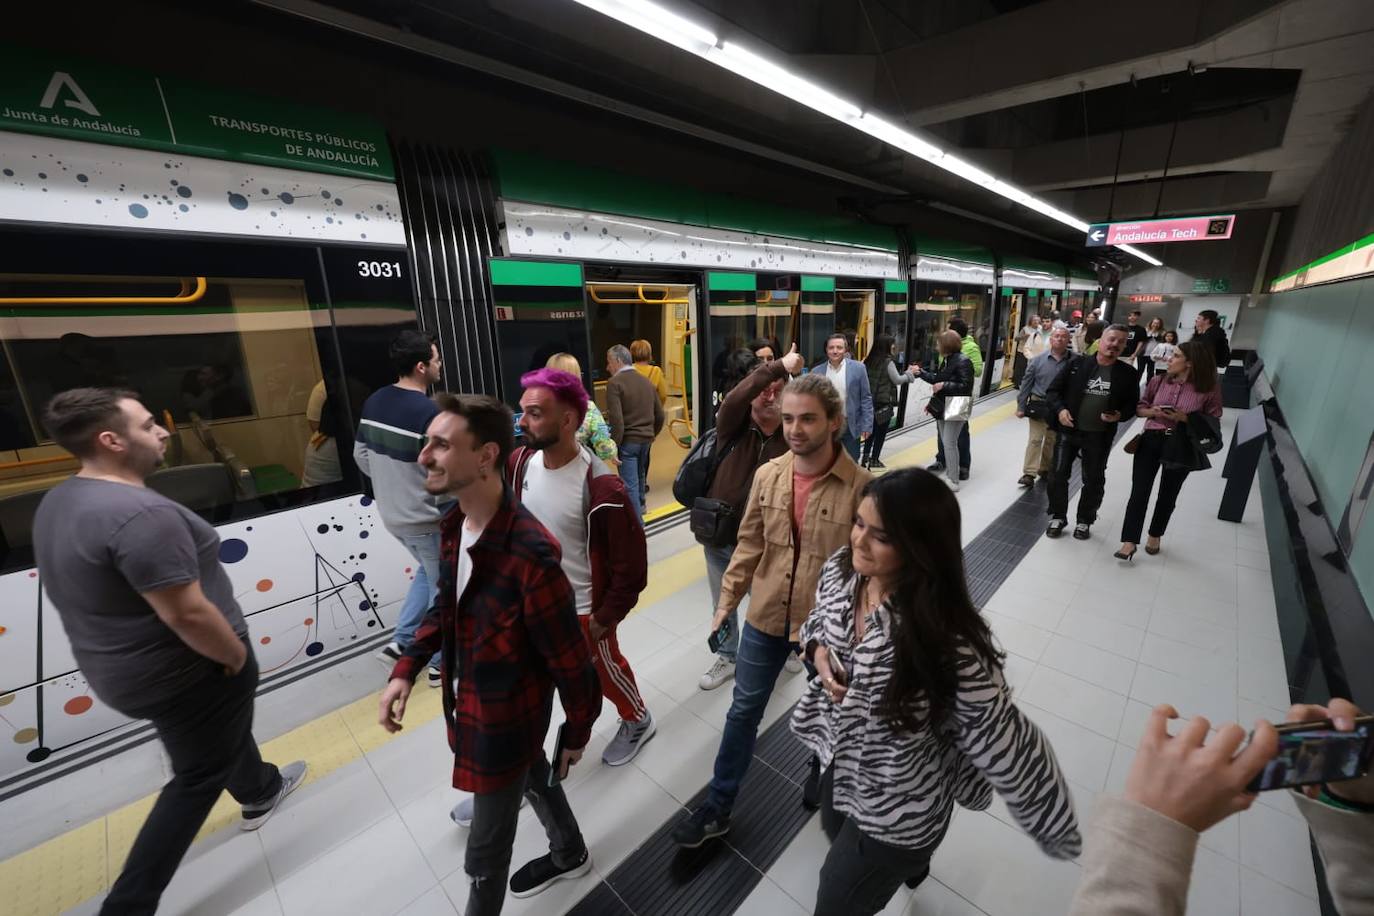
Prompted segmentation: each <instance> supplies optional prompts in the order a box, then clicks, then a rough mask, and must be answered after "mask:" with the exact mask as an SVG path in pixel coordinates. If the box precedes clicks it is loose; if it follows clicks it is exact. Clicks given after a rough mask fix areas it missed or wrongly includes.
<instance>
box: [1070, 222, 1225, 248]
mask: <svg viewBox="0 0 1374 916" xmlns="http://www.w3.org/2000/svg"><path fill="white" fill-rule="evenodd" d="M1235 221H1236V217H1235V214H1231V215H1229V216H1187V217H1183V218H1181V219H1149V220H1137V221H1135V222H1132V223H1093V224H1092V225H1091V226H1089V227H1088V238H1087V241H1086V242H1085V243H1084V244H1086V245H1087V246H1088V247H1089V248H1101V247H1103V246H1106V245H1148V244H1154V243H1157V242H1212V241H1220V240H1222V239H1229V238H1230V237H1231V227H1232V226H1233V225H1234V224H1235Z"/></svg>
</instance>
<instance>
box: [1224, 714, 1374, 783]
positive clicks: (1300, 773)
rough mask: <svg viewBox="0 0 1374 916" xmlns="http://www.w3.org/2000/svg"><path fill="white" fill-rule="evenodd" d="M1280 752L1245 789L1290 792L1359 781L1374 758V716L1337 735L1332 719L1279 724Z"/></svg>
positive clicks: (1358, 720) (1358, 721) (1362, 717)
mask: <svg viewBox="0 0 1374 916" xmlns="http://www.w3.org/2000/svg"><path fill="white" fill-rule="evenodd" d="M1275 729H1276V730H1277V731H1278V733H1279V752H1278V754H1276V755H1275V756H1274V759H1273V760H1271V761H1269V763H1268V764H1266V765H1265V767H1264V769H1263V770H1261V771H1260V774H1259V775H1258V776H1256V777H1255V778H1254V779H1253V780H1251V782H1250V784H1249V785H1248V786H1246V787H1245V788H1246V789H1247V790H1248V791H1250V792H1268V791H1270V790H1271V789H1291V788H1293V787H1294V786H1310V785H1313V784H1315V783H1321V782H1339V781H1341V780H1345V779H1358V778H1359V777H1361V776H1363V775H1365V774H1366V773H1367V772H1369V765H1370V760H1371V758H1374V716H1361V717H1360V718H1358V719H1356V720H1355V728H1354V730H1353V731H1348V732H1338V731H1336V729H1335V727H1334V726H1333V725H1332V724H1331V720H1329V719H1321V720H1318V721H1316V722H1291V723H1288V724H1286V725H1277V726H1275Z"/></svg>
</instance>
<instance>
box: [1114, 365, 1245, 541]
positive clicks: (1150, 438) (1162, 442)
mask: <svg viewBox="0 0 1374 916" xmlns="http://www.w3.org/2000/svg"><path fill="white" fill-rule="evenodd" d="M1212 353H1213V349H1212V344H1211V342H1210V341H1204V340H1201V339H1197V340H1189V341H1186V342H1184V343H1181V344H1179V345H1178V347H1176V348H1175V350H1174V355H1173V358H1172V359H1170V360H1169V368H1168V372H1167V373H1166V374H1164V375H1156V376H1155V377H1154V378H1152V379H1150V384H1148V385H1146V386H1145V393H1144V394H1143V395H1141V398H1140V403H1139V404H1138V405H1136V409H1135V414H1136V416H1138V417H1144V418H1145V431H1144V432H1143V433H1141V434H1140V441H1139V442H1138V443H1137V444H1136V450H1135V463H1134V464H1133V465H1132V466H1131V497H1130V499H1128V500H1127V501H1126V517H1125V518H1124V519H1123V520H1122V522H1121V549H1120V550H1118V551H1117V552H1116V553H1115V554H1114V556H1115V557H1116V558H1117V559H1118V560H1132V559H1134V558H1135V552H1136V545H1138V544H1139V543H1140V530H1141V528H1143V527H1144V526H1145V510H1146V508H1148V507H1149V505H1150V491H1151V490H1152V489H1154V485H1155V475H1156V474H1158V475H1159V496H1158V497H1157V498H1156V499H1155V511H1154V515H1153V516H1151V518H1150V539H1149V540H1148V541H1146V542H1145V552H1146V553H1148V554H1156V553H1159V539H1160V538H1162V537H1163V536H1164V531H1165V529H1166V528H1168V527H1169V517H1170V516H1171V515H1173V514H1174V504H1175V503H1176V502H1178V494H1179V491H1180V490H1182V489H1183V482H1184V481H1185V480H1187V479H1188V473H1189V472H1188V470H1187V469H1185V468H1180V467H1168V466H1166V465H1164V458H1165V454H1166V449H1167V446H1168V444H1169V437H1170V436H1173V435H1175V434H1176V432H1177V430H1176V428H1177V426H1178V424H1180V423H1187V422H1188V415H1189V414H1190V413H1193V412H1194V411H1202V412H1203V413H1206V414H1209V415H1211V416H1213V417H1217V418H1220V417H1221V386H1220V385H1218V384H1217V364H1216V362H1215V359H1214V357H1213V356H1212Z"/></svg>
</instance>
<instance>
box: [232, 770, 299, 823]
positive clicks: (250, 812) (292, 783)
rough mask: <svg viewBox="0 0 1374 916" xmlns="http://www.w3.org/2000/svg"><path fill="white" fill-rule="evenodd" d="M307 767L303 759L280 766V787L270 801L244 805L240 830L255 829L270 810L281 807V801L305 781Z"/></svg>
mask: <svg viewBox="0 0 1374 916" xmlns="http://www.w3.org/2000/svg"><path fill="white" fill-rule="evenodd" d="M307 769H308V767H307V766H306V763H305V761H304V760H296V761H292V762H291V763H288V764H287V765H286V766H284V767H282V768H281V788H280V789H278V790H277V794H276V796H275V797H273V798H272V800H271V801H267V802H263V803H262V804H258V805H244V806H243V809H242V812H243V820H241V821H240V822H239V829H240V830H257V829H258V828H259V827H261V826H262V825H263V824H265V823H267V819H268V818H269V817H271V816H272V812H274V811H276V810H277V808H279V807H281V803H282V801H283V799H285V798H286V796H288V795H290V794H291V793H292V792H294V791H296V789H298V788H299V787H300V784H301V783H303V782H305V772H306V770H307Z"/></svg>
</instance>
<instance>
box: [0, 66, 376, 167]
mask: <svg viewBox="0 0 1374 916" xmlns="http://www.w3.org/2000/svg"><path fill="white" fill-rule="evenodd" d="M0 130H10V131H21V132H24V133H32V134H44V135H47V136H55V137H65V138H67V139H70V140H85V141H87V142H90V143H108V144H113V145H115V146H136V147H142V148H145V149H156V150H163V151H166V152H175V153H181V154H184V155H188V156H204V157H208V158H211V159H230V160H236V161H239V162H254V163H259V164H262V165H274V166H278V167H281V168H290V169H305V170H307V171H312V172H328V173H330V174H335V175H355V176H358V177H360V178H377V179H382V180H384V181H392V180H394V179H395V172H394V169H393V167H392V163H391V153H390V149H389V147H388V146H387V140H386V132H385V131H384V130H383V129H382V127H381V126H380V125H379V124H376V123H373V122H371V121H368V120H367V119H365V118H360V117H356V116H354V115H348V114H342V113H340V112H336V111H330V110H328V109H321V108H313V107H308V106H304V105H295V104H292V103H289V102H281V101H279V100H277V99H265V98H261V97H258V96H250V95H244V94H242V93H238V92H233V91H227V90H220V89H213V88H208V87H204V86H198V85H193V84H188V83H185V82H182V81H180V80H176V79H162V78H159V77H158V76H156V75H154V74H151V73H145V72H141V71H137V70H126V69H124V68H122V67H109V66H105V65H102V64H93V63H90V62H88V61H85V60H82V59H80V58H76V57H71V56H69V55H67V54H56V53H48V52H40V51H33V50H28V49H24V48H13V47H9V46H0Z"/></svg>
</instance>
